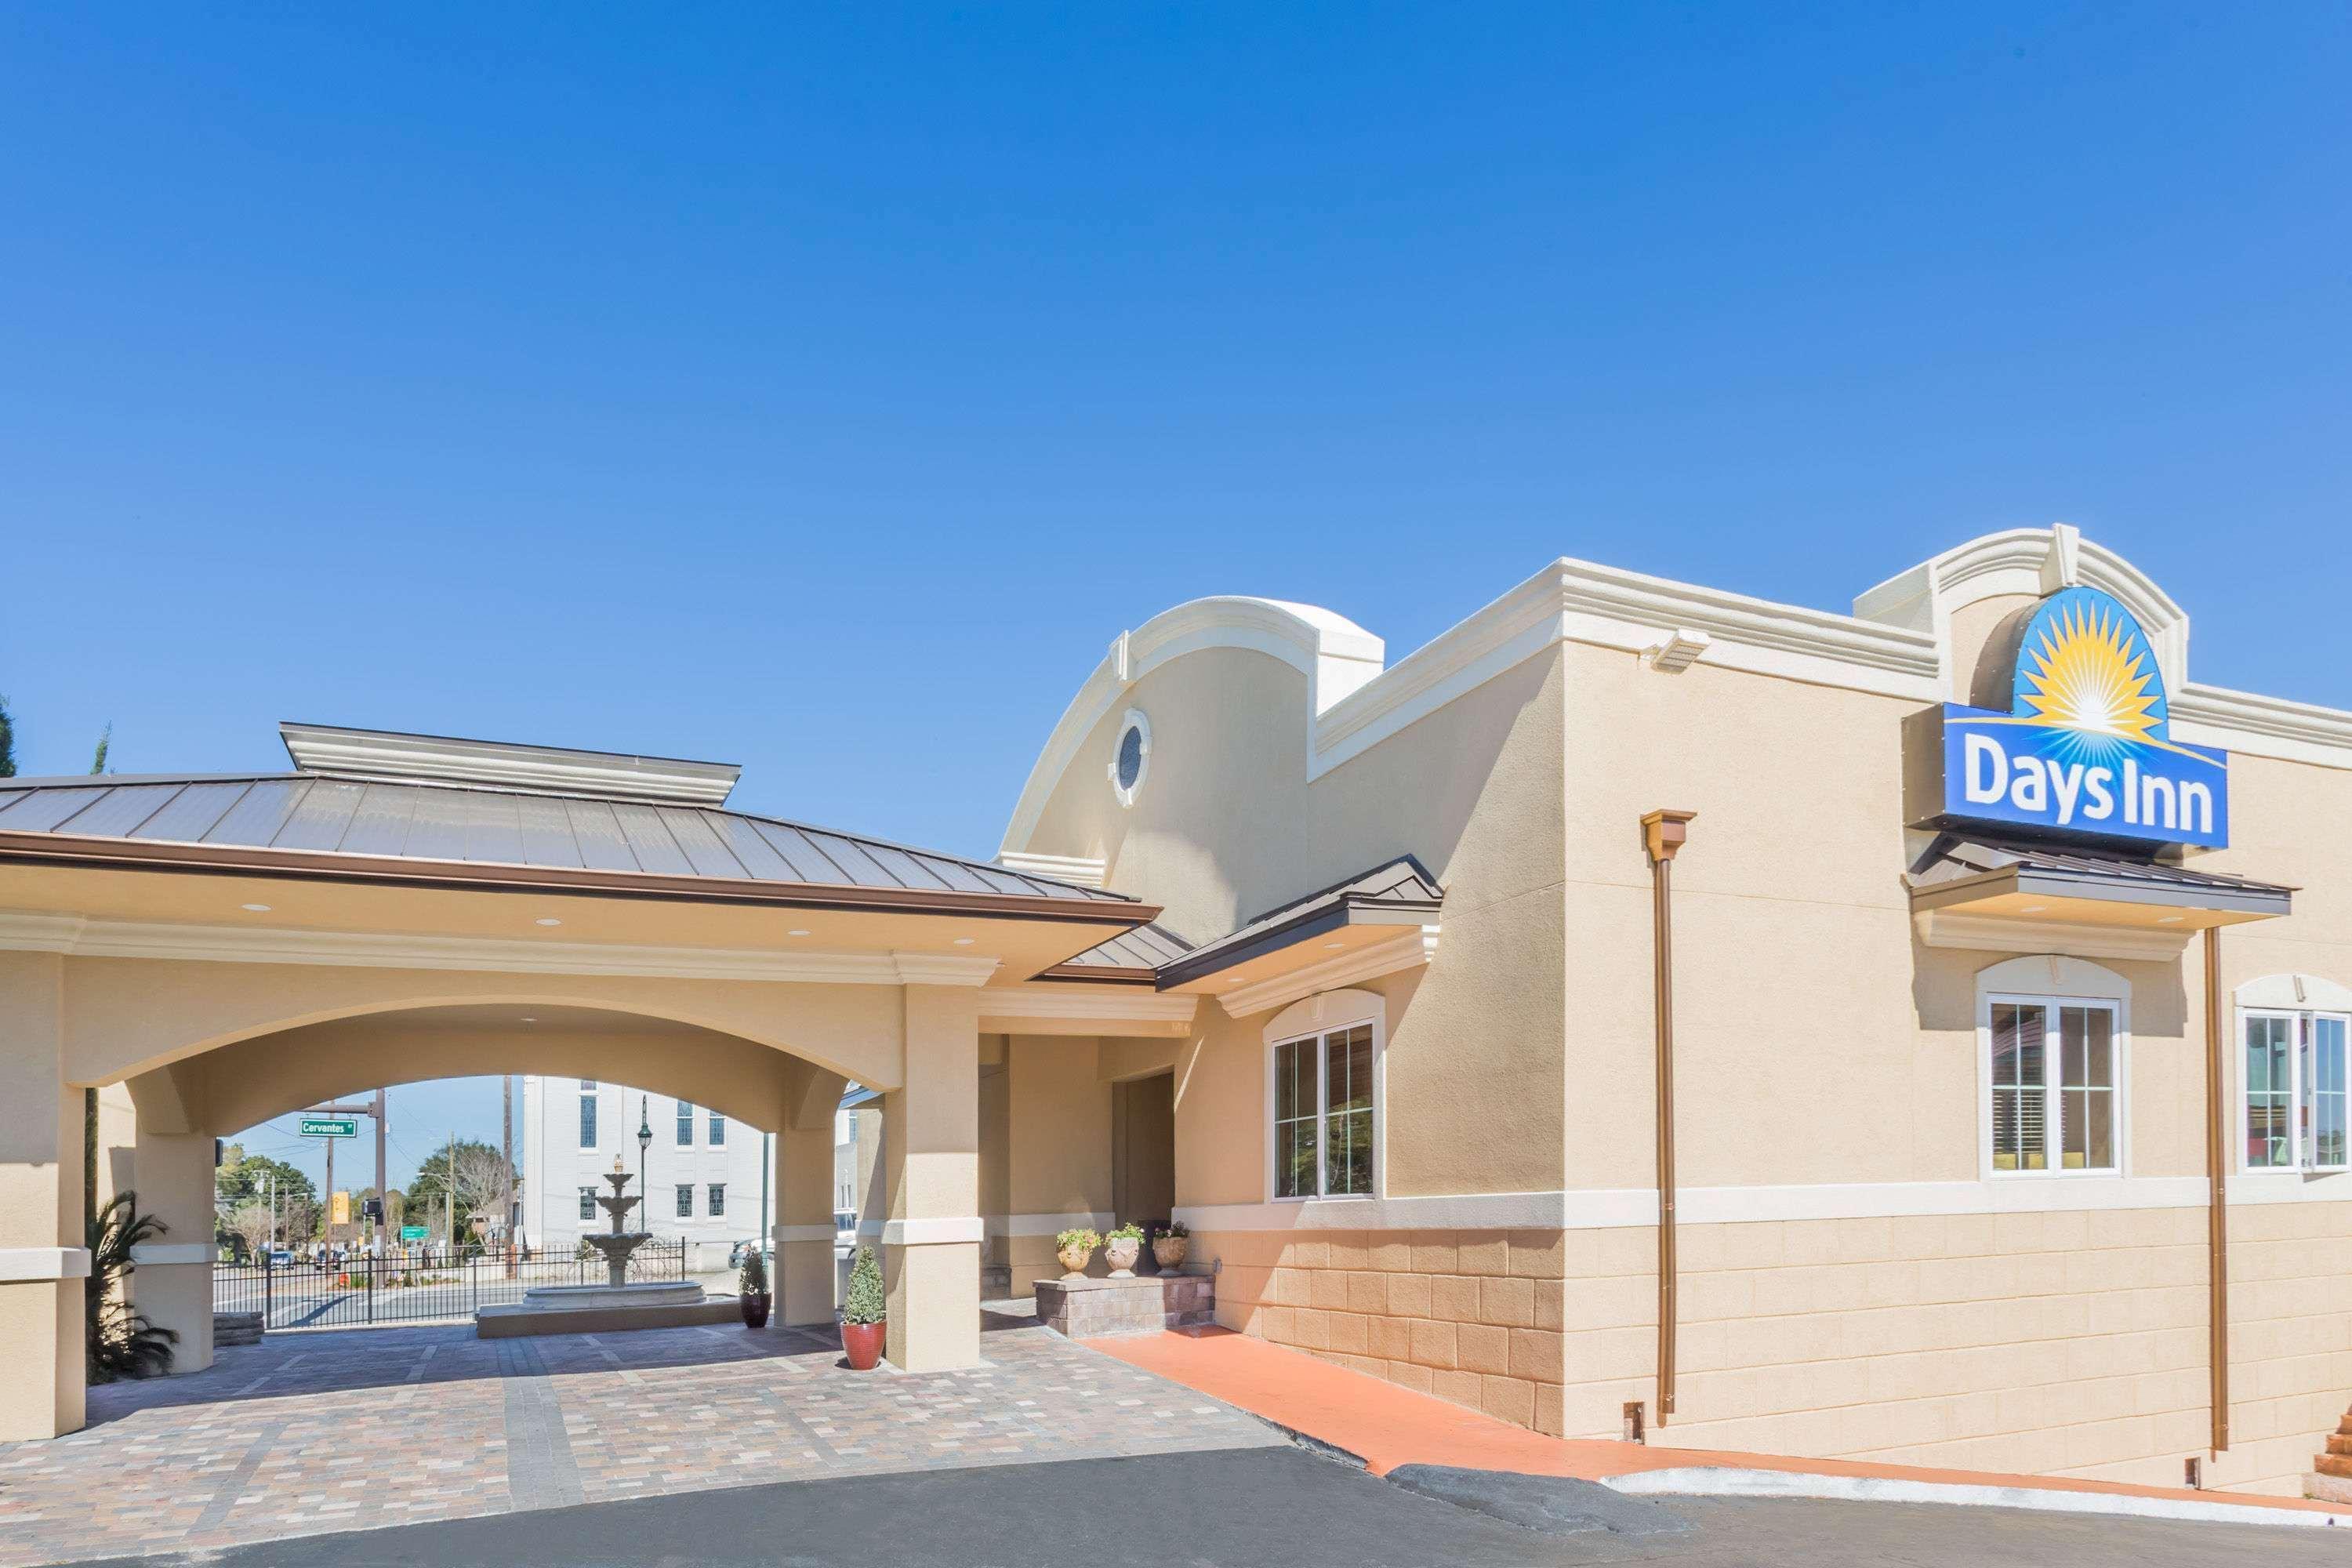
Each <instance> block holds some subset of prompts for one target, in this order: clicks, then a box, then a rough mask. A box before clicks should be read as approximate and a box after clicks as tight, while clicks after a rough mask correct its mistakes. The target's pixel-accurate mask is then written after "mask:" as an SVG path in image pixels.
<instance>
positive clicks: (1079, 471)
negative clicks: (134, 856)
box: [0, 4, 2352, 1143]
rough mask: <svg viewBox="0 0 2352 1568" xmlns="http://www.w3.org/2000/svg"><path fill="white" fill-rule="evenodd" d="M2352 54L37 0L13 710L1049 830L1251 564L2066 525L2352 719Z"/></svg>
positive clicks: (1414, 640)
mask: <svg viewBox="0 0 2352 1568" xmlns="http://www.w3.org/2000/svg"><path fill="white" fill-rule="evenodd" d="M2347 80H2352V11H2347V9H2346V8H2345V7H2343V6H2342V5H2334V4H2329V5H2293V4H2280V5H2263V6H2254V7H2237V8H2230V9H2216V8H2213V7H2210V6H2191V5H2135V6H2128V7H2125V6H2112V7H2111V6H2096V7H2091V6H2083V7H2072V6H2046V5H2044V6H1992V5H1978V6H1965V7H1961V6H1950V7H1916V6H1902V7H1897V6H1886V5H1857V6H1853V7H1849V8H1843V9H1840V8H1834V7H1832V8H1807V9H1806V10H1804V12H1803V14H1802V15H1801V16H1798V15H1794V14H1793V11H1792V8H1790V7H1785V6H1763V5H1758V6H1751V7H1738V8H1730V7H1722V6H1710V5H1682V6H1672V7H1670V6H1664V5H1623V6H1601V5H1591V6H1568V5H1530V6H1527V7H1523V8H1501V7H1485V6H1475V5H1473V6H1421V7H1364V6H1318V5H1305V4H1299V5H1230V6H1214V5H1186V6H1181V7H1175V6H1143V5H1111V6H1103V5H1070V6H1062V7H1053V8H1047V7H1042V6H1024V5H1007V6H994V7H979V6H971V7H961V8H955V9H950V8H946V7H940V8H937V9H908V8H895V7H885V6H880V5H859V6H849V7H831V8H819V7H803V8H793V9H792V10H790V11H787V10H786V9H784V8H781V7H743V8H740V9H736V10H727V9H722V8H718V7H702V8H694V9H691V10H683V11H681V10H670V11H613V10H609V9H599V10H593V11H591V10H583V9H580V8H548V9H546V10H544V11H541V12H539V13H537V14H533V13H530V12H529V11H526V10H525V9H523V8H521V7H509V6H499V7H489V8H484V7H478V6H451V7H436V6H430V5H409V6H402V7H398V8H396V9H395V10H394V11H393V12H390V13H379V14H376V15H369V16H361V15H356V14H351V15H332V14H331V15H320V16H299V15H296V14H294V13H292V12H290V11H285V10H276V9H273V10H271V11H269V12H267V13H265V12H264V11H263V10H262V9H261V8H244V10H243V14H239V13H238V12H236V11H228V10H222V11H215V12H211V13H201V12H199V11H198V10H196V9H194V8H177V9H173V8H163V9H154V10H148V11H143V12H139V13H135V14H132V13H123V12H112V13H109V12H105V11H100V10H89V9H82V10H76V9H72V8H62V7H56V8H50V9H49V10H48V11H47V14H46V15H41V14H37V13H36V12H35V11H34V10H32V9H31V8H25V7H20V8H16V9H15V10H13V11H11V12H10V13H8V14H7V15H6V16H0V145H5V146H6V147H7V148H8V149H9V153H8V156H7V157H6V158H5V159H0V399H5V417H0V691H5V692H7V693H8V695H9V696H10V697H11V698H12V699H13V700H14V702H15V707H16V714H17V719H18V723H19V728H20V750H21V752H22V755H23V762H24V765H25V768H26V772H28V773H31V772H49V771H57V772H68V771H79V769H81V768H84V767H86V766H87V765H88V758H89V747H90V742H91V740H92V738H93V737H94V734H95V732H96V731H97V730H98V728H99V726H100V725H101V724H102V723H104V722H106V721H109V720H111V721H113V722H114V724H115V726H116V731H115V732H116V740H115V765H116V766H117V767H118V768H119V769H121V770H122V771H125V772H135V771H142V770H176V769H228V768H243V767H270V766H276V765H278V764H279V763H280V762H281V761H282V753H281V752H280V751H279V750H278V743H277V740H276V736H275V733H274V731H273V729H272V726H273V724H274V723H275V721H278V719H281V718H301V719H310V720H319V721H329V722H340V723H348V724H356V725H364V726H375V727H385V728H410V729H421V730H430V731H445V732H452V733H458V734H467V735H486V736H496V737H505V738H515V739H525V740H533V741H542V742H554V743H558V744H567V745H580V746H591V747H611V748H615V749H628V750H644V751H648V752H667V753H672V754H677V755H683V756H690V757H718V758H723V759H726V760H730V761H738V762H740V763H744V764H745V767H746V773H745V779H744V784H743V787H742V788H741V789H740V791H739V793H738V795H737V797H736V798H737V800H738V802H739V803H740V804H742V805H747V806H750V807H752V808H755V809H762V810H769V811H774V812H778V813H782V814H785V815H790V816H800V817H803V818H807V819H811V820H814V821H818V822H827V823H836V824H842V825H846V826H856V827H860V828H864V829H867V830H870V831H874V832H878V833H882V834H887V835H890V836H894V837H902V838H908V839H912V840H916V841H919V842H925V843H929V844H934V845H937V846H940V847H944V848H949V849H954V850H961V851H963V852H966V853H971V854H986V853H990V852H992V851H993V849H994V848H995V847H996V843H997V836H998V834H999V832H1000V830H1001V829H1002V827H1003V821H1004V818H1005V816H1006V815H1007V813H1008V812H1009V810H1010V809H1011V806H1012V804H1013V797H1014V795H1015V794H1016V793H1017V791H1018V789H1019V786H1020V784H1021V781H1022V779H1023V777H1024V774H1025V773H1026V772H1027V769H1028V767H1029V764H1030V763H1031V761H1032V760H1033V759H1034V755H1035V752H1036V751H1037V748H1038V746H1039V745H1040V744H1041V743H1042V742H1043V740H1044V738H1045V733H1046V731H1047V730H1048V729H1049V728H1050V726H1051V725H1052V723H1053V721H1054V719H1055V716H1056V715H1057V714H1058V713H1059V711H1060V710H1061V708H1062V706H1063V704H1064V703H1065V702H1066V701H1067V700H1068V698H1069V696H1070V694H1071V692H1072V691H1073V690H1074V689H1075V688H1076V684H1077V682H1078V681H1079V679H1081V678H1082V677H1083V676H1084V675H1085V674H1086V672H1087V669H1088V668H1091V666H1092V665H1093V663H1094V661H1095V660H1096V658H1097V657H1099V655H1100V653H1101V651H1102V649H1103V647H1104V646H1105V645H1106V644H1107V643H1108V641H1109V639H1110V638H1111V637H1113V636H1114V635H1115V634H1116V633H1117V632H1118V631H1119V630H1120V629H1121V628H1123V627H1126V626H1133V625H1135V624H1137V623H1139V622H1140V621H1141V620H1143V619H1144V618H1145V617H1147V616H1150V615H1151V614H1152V613H1153V612H1155V611H1157V610H1159V609H1160V608H1163V607H1165V606H1166V605H1171V604H1173V603H1176V602H1178V601H1180V600H1182V599H1186V598H1190V597H1192V596H1195V595H1202V594H1207V593H1218V592H1240V593H1255V594H1266V595H1276V596H1279V597H1285V598H1294V599H1304V600H1308V601H1311V602H1314V603H1318V604H1323V605H1330V606H1332V607H1333V608H1335V609H1338V610H1339V611H1341V612H1343V613H1345V614H1347V615H1349V616H1352V617H1354V618H1355V619H1357V620H1359V621H1360V622H1362V623H1363V624H1364V625H1365V626H1369V627H1370V628H1371V629H1373V630H1374V631H1376V632H1379V633H1380V634H1381V635H1382V636H1384V637H1387V638H1388V639H1389V646H1390V648H1391V655H1392V656H1394V655H1400V654H1402V653H1403V652H1406V651H1409V650H1410V649H1411V648H1412V647H1416V646H1418V645H1419V644H1420V643H1421V642H1423V640H1425V639H1426V638H1427V637H1430V636H1432V635H1433V634H1434V633H1435V632H1437V631H1440V630H1442V629H1443V628H1444V627H1445V626H1448V625H1451V624H1452V623H1453V622H1454V621H1455V620H1456V619H1458V618H1460V617H1461V616H1463V615H1465V614H1466V613H1468V612H1469V611H1471V610H1473V609H1475V607H1477V606H1478V605H1480V604H1483V603H1484V602H1486V600H1487V599H1489V598H1490V597H1492V596H1493V595H1496V593H1498V592H1500V591H1501V590H1502V589H1504V588H1505V587H1507V586H1508V585H1509V584H1513V583H1515V582H1517V580H1518V579H1519V578H1521V577H1522V576H1524V575H1525V574H1528V572H1530V571H1532V570H1534V569H1535V568H1536V567H1537V566H1538V564H1540V563H1542V562H1543V561H1545V560H1547V559H1549V557H1551V556H1554V555H1558V554H1562V553H1568V554H1577V555H1583V556H1589V557H1593V558H1597V559H1601V560H1605V561H1610V562H1613V563H1622V564H1625V565H1630V566H1634V567H1638V568H1642V569H1645V570H1651V571H1656V572H1661V573H1665V574H1674V575H1678V576H1684V577H1689V578H1695V579H1697V580H1700V581H1704V582H1707V583H1711V584H1720V585H1723V586H1727V587H1732V588H1738V589H1741V590H1745V591H1748V592H1750V593H1757V594H1762V595H1769V596H1772V597H1777V598H1784V599H1790V600H1794V601H1797V602H1800V603H1804V604H1811V605H1824V606H1831V607H1837V608H1843V607H1844V606H1845V605H1847V603H1848V602H1849V601H1850V599H1851V598H1852V596H1853V594H1854V593H1855V592H1856V591H1858V590H1859V589H1861V588H1863V587H1865V586H1867V585H1869V584H1872V583H1874V582H1875V581H1877V580H1879V579H1880V578H1882V577H1884V576H1885V575H1887V574H1891V573H1893V572H1895V571H1897V570H1899V569H1901V568H1903V567H1905V566H1906V565H1909V564H1911V563H1914V562H1916V561H1917V560H1919V559H1921V558H1923V557H1924V556H1926V555H1927V554H1928V553H1930V552H1933V551H1935V550H1937V549H1939V548H1942V547H1944V546H1946V545H1948V544H1950V543H1952V542H1956V541H1958V540H1959V539H1962V538H1965V537H1967V536H1969V534H1972V533H1975V532H1978V531H1983V530H1986V529H1990V528H1995V527H2001V526H2007V525H2011V524H2018V523H2038V522H2046V521H2052V520H2057V519H2063V520H2067V521H2074V522H2076V523H2078V524H2080V525H2082V526H2083V527H2084V529H2085V530H2086V531H2088V532H2089V533H2090V534H2091V535H2092V536H2093V537H2095V538H2096V539H2099V540H2101V541H2103V542H2106V543H2108V544H2111V545H2113V546H2115V547H2116V548H2118V549H2121V550H2122V551H2124V552H2126V554H2128V555H2130V556H2131V557H2132V558H2134V559H2135V560H2136V561H2137V562H2138V563H2140V564H2141V565H2143V566H2144V567H2146V568H2147V569H2148V570H2150V571H2151V572H2153V573H2154V574H2156V575H2157V576H2158V579H2159V580H2161V581H2163V582H2165V583H2166V584H2168V585H2170V586H2171V587H2172V588H2173V589H2174V591H2175V592H2176V593H2177V594H2178V595H2179V596H2181V597H2182V598H2183V599H2184V600H2185V601H2186V602H2187V604H2188V605H2189V610H2190V612H2191V614H2192V615H2193V616H2194V617H2195V620H2196V628H2197V636H2196V642H2195V649H2194V664H2195V669H2196V673H2197V674H2198V675H2199V676H2200V678H2201V679H2208V680H2213V681H2218V682H2221V683H2222V684H2226V685H2231V686H2238V687H2247V688H2252V689H2259V690H2264V691H2271V692H2275V693H2278V694H2280V695H2284V696H2292V697H2298V698H2303V699H2306V700H2317V701H2324V702H2329V703H2334V704H2337V705H2343V706H2352V630H2347V617H2346V616H2345V613H2344V608H2343V604H2344V599H2345V590H2346V578H2347V574H2346V566H2347V557H2352V546H2347V542H2346V540H2347V500H2352V405H2347V371H2346V367H2347V363H2352V353H2348V352H2347V351H2352V300H2347V282H2348V281H2352V264H2347V257H2352V212H2348V211H2347V199H2346V195H2345V179H2344V172H2345V170H2346V169H2347V167H2352V110H2347V103H2352V100H2347V95H2346V93H2345V91H2344V84H2345V82H2347ZM416 1092H417V1094H418V1095H419V1096H423V1095H425V1094H426V1093H443V1092H454V1091H416ZM467 1093H468V1094H469V1095H470V1098H468V1099H466V1100H463V1102H462V1103H463V1106H464V1108H465V1109H466V1112H467V1116H468V1117H470V1118H471V1121H470V1123H469V1122H467V1121H461V1122H460V1131H467V1130H468V1127H469V1126H470V1127H471V1129H472V1130H475V1131H479V1130H481V1129H483V1128H485V1127H494V1126H495V1108H494V1107H491V1108H490V1109H489V1110H483V1109H482V1107H484V1106H487V1105H488V1104H489V1101H488V1100H487V1099H486V1098H485V1097H484V1096H483V1095H482V1094H481V1093H480V1092H479V1090H478V1088H476V1089H470V1090H468V1091H467ZM418 1114H419V1116H420V1117H421V1118H423V1119H424V1120H425V1121H436V1120H446V1119H447V1118H446V1117H444V1116H441V1115H440V1114H439V1112H438V1110H436V1109H435V1108H433V1107H430V1106H427V1107H424V1108H420V1110H419V1112H418ZM450 1114H451V1115H455V1114H457V1112H456V1111H454V1110H453V1111H451V1112H450ZM430 1136H431V1135H430V1134H428V1133H425V1132H422V1131H420V1132H419V1133H418V1134H417V1135H416V1138H415V1140H414V1141H415V1142H419V1143H422V1142H426V1141H428V1140H429V1137H430Z"/></svg>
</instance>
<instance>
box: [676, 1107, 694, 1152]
mask: <svg viewBox="0 0 2352 1568" xmlns="http://www.w3.org/2000/svg"><path fill="white" fill-rule="evenodd" d="M677 1142H678V1147H680V1148H681V1149H682V1148H684V1147H686V1145H688V1144H689V1143H691V1142H694V1107H692V1106H691V1105H688V1103H687V1102H686V1101H684V1100H679V1101H678V1102H677Z"/></svg>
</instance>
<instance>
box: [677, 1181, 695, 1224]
mask: <svg viewBox="0 0 2352 1568" xmlns="http://www.w3.org/2000/svg"><path fill="white" fill-rule="evenodd" d="M677 1217H678V1218H680V1219H692V1218H693V1217H694V1184H693V1183H692V1182H680V1183H679V1184H677Z"/></svg>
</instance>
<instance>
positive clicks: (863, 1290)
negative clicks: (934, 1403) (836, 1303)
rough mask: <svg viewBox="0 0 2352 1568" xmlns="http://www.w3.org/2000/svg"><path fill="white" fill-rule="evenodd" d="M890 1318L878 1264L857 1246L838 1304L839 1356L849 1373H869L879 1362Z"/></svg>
mask: <svg viewBox="0 0 2352 1568" xmlns="http://www.w3.org/2000/svg"><path fill="white" fill-rule="evenodd" d="M889 1315H890V1300H889V1298H888V1297H887V1296H886V1295H885V1294H884V1293H883V1290H882V1265H881V1264H879V1263H877V1262H876V1261H875V1260H874V1249H873V1248H872V1247H859V1248H858V1249H857V1258H856V1262H854V1263H852V1264H851V1265H850V1266H849V1289H848V1291H847V1292H846V1293H845V1295H844V1296H843V1297H842V1301H841V1353H842V1354H844V1355H845V1356H847V1357H848V1358H849V1370H850V1371H852V1372H872V1371H873V1370H874V1363H876V1362H878V1361H880V1360H881V1359H882V1341H883V1334H884V1331H885V1329H886V1328H887V1323H888V1320H889Z"/></svg>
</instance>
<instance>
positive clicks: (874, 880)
mask: <svg viewBox="0 0 2352 1568" xmlns="http://www.w3.org/2000/svg"><path fill="white" fill-rule="evenodd" d="M0 858H12V859H20V860H23V859H30V860H43V861H50V862H56V861H61V860H68V861H89V862H112V863H131V864H141V865H147V866H152V867H163V868H180V869H205V868H234V869H246V870H253V869H262V870H278V871H285V872H287V873H289V874H292V875H303V874H310V875H343V876H355V877H363V878H384V879H394V880H406V881H419V880H422V881H431V882H478V883H482V884H486V885H506V886H534V887H554V888H562V887H576V888H583V889H593V890H599V891H638V892H653V893H656V894H661V895H666V896H672V897H679V896H683V897H698V896H713V897H725V898H737V899H752V900H760V901H771V900H773V901H807V902H812V903H824V904H835V905H862V906H866V907H877V908H907V907H910V906H920V905H923V904H927V903H929V902H931V901H933V900H939V901H940V902H943V903H949V904H954V905H959V906H961V907H966V908H971V907H974V906H986V907H992V908H996V909H1000V910H1003V911H1004V912H1008V913H1025V914H1034V915H1045V916H1047V917H1048V918H1052V917H1055V916H1059V917H1061V918H1066V919H1076V920H1104V919H1110V920H1118V919H1121V918H1133V917H1135V916H1138V915H1141V916H1144V917H1145V918H1149V916H1150V914H1153V913H1157V912H1158V911H1157V910H1151V909H1150V908H1149V907H1148V906H1144V905H1141V904H1139V903H1137V902H1136V901H1135V900H1131V899H1128V898H1124V897H1122V896H1120V895H1119V894H1117V893H1112V892H1106V891H1103V890H1101V889H1094V888H1086V887H1081V886H1079V885H1077V884H1076V883H1074V882H1064V881H1059V880H1056V879H1053V878H1050V877H1040V876H1034V875H1032V874H1030V873H1028V872H1024V871H1011V870H1007V869H1006V868H1003V867H1002V866H994V865H990V864H988V863H986V862H984V861H978V860H967V859H964V858H961V857H959V856H954V855H945V854H940V853H939V852H938V851H935V850H929V849H918V848H913V847H908V846H906V845H902V844H893V843H890V842H888V841H887V840H884V839H879V838H872V837H865V836H863V835H859V834H849V833H837V832H834V831H831V830H828V829H825V828H821V827H813V826H808V825H807V824H805V823H797V822H788V821H785V820H783V819H782V818H780V817H769V816H752V815H751V814H749V813H745V812H737V811H722V810H719V809H717V808H715V807H708V806H700V807H698V806H684V805H657V804H652V803H648V802H643V801H629V800H618V799H604V798H599V797H595V796H590V795H555V794H547V793H539V792H524V791H516V790H509V789H498V788H488V787H479V786H471V785H465V784H398V783H389V782H385V781H383V780H380V779H364V778H345V777H338V776H335V775H332V774H327V773H273V774H242V775H204V776H174V777H168V778H166V777H146V776H141V777H112V776H107V777H99V778H54V779H9V780H0Z"/></svg>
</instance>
